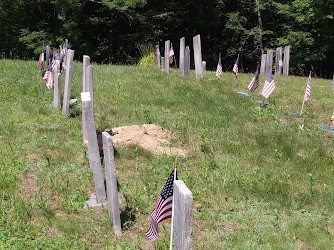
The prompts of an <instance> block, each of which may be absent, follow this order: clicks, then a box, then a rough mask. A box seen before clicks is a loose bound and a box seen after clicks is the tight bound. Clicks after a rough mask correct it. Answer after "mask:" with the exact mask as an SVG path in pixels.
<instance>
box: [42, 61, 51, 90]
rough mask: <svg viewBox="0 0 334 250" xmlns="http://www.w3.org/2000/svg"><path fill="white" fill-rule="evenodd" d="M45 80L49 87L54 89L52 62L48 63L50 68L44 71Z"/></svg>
mask: <svg viewBox="0 0 334 250" xmlns="http://www.w3.org/2000/svg"><path fill="white" fill-rule="evenodd" d="M43 80H44V82H45V85H46V87H47V88H48V89H52V69H51V64H49V65H48V69H47V70H46V72H45V73H44V76H43Z"/></svg>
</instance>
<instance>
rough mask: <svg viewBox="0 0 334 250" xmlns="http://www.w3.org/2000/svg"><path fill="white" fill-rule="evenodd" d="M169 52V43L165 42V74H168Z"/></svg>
mask: <svg viewBox="0 0 334 250" xmlns="http://www.w3.org/2000/svg"><path fill="white" fill-rule="evenodd" d="M169 50H170V41H169V40H167V41H165V72H166V73H169Z"/></svg>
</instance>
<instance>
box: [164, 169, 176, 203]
mask: <svg viewBox="0 0 334 250" xmlns="http://www.w3.org/2000/svg"><path fill="white" fill-rule="evenodd" d="M176 179H177V175H176ZM173 185H174V170H173V171H172V173H171V174H170V175H169V177H168V179H167V181H166V184H165V186H164V188H163V189H162V192H161V197H162V198H163V199H164V200H166V199H167V198H169V197H171V196H172V195H173Z"/></svg>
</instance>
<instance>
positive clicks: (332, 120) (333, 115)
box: [331, 113, 334, 126]
mask: <svg viewBox="0 0 334 250" xmlns="http://www.w3.org/2000/svg"><path fill="white" fill-rule="evenodd" d="M331 122H332V124H333V126H334V113H333V114H332V117H331Z"/></svg>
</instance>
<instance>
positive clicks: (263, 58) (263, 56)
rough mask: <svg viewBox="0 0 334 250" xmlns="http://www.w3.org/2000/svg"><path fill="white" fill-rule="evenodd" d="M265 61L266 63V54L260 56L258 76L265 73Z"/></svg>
mask: <svg viewBox="0 0 334 250" xmlns="http://www.w3.org/2000/svg"><path fill="white" fill-rule="evenodd" d="M266 61H267V54H262V57H261V67H260V74H261V75H263V74H265V73H266Z"/></svg>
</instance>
